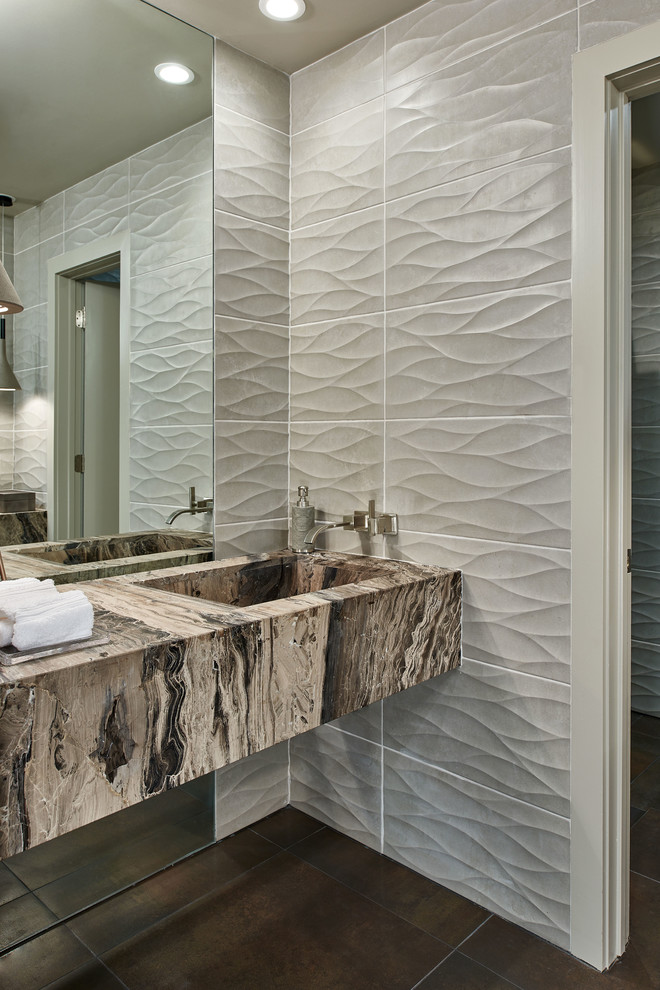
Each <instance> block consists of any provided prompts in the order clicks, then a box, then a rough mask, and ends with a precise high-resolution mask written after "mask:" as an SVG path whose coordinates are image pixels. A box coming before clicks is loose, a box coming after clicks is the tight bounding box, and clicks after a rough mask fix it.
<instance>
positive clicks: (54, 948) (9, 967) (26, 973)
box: [0, 925, 93, 990]
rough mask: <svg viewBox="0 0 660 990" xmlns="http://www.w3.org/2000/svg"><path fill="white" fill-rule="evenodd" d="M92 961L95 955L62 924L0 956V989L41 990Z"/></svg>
mask: <svg viewBox="0 0 660 990" xmlns="http://www.w3.org/2000/svg"><path fill="white" fill-rule="evenodd" d="M92 959H93V956H92V954H91V952H90V951H89V950H88V949H86V948H85V946H84V945H81V944H80V942H79V941H78V939H77V938H76V937H75V935H73V934H72V933H71V932H70V931H69V930H68V929H67V928H66V927H65V926H64V925H61V926H60V927H59V928H55V929H53V931H51V932H46V934H45V935H40V936H39V938H35V939H33V940H32V941H31V942H26V943H25V945H21V946H19V947H18V948H17V949H12V950H11V952H7V953H6V954H5V955H4V956H0V987H3V988H5V987H6V988H7V990H40V988H41V987H44V986H47V984H48V983H50V982H52V981H53V980H56V979H59V978H60V977H61V976H65V975H66V974H67V973H71V972H73V970H75V969H78V968H79V967H80V966H83V965H84V964H85V963H87V962H89V961H91V960H92ZM89 990H92V987H90V988H89Z"/></svg>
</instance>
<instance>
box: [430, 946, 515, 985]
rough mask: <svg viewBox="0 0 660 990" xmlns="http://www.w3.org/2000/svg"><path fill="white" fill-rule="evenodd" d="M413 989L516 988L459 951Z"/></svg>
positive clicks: (453, 953)
mask: <svg viewBox="0 0 660 990" xmlns="http://www.w3.org/2000/svg"><path fill="white" fill-rule="evenodd" d="M415 990H516V988H515V987H514V984H513V983H509V981H508V980H504V979H502V977H501V976H498V975H497V974H496V973H491V972H490V971H489V970H487V969H484V967H483V966H480V965H479V963H476V962H475V961H474V960H473V959H468V958H467V956H464V955H462V953H460V952H452V954H451V955H450V956H449V958H448V959H445V961H444V962H441V963H440V965H439V966H438V968H437V969H435V970H434V971H433V972H432V973H431V975H430V976H427V977H426V979H425V980H422V982H421V983H420V984H419V987H418V988H415Z"/></svg>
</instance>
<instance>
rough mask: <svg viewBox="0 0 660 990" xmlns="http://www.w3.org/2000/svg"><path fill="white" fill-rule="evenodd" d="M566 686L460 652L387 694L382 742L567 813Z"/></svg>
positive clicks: (567, 748)
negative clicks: (445, 665) (449, 664)
mask: <svg viewBox="0 0 660 990" xmlns="http://www.w3.org/2000/svg"><path fill="white" fill-rule="evenodd" d="M569 717H570V688H569V686H568V684H558V683H557V682H556V681H548V680H545V679H543V678H540V677H530V676H529V675H528V674H521V673H518V672H516V671H512V670H506V669H504V668H502V667H495V666H493V665H492V664H489V663H478V662H475V661H474V660H468V659H464V660H463V663H462V666H461V668H460V670H454V671H451V672H450V673H449V674H446V675H443V676H442V677H436V678H433V679H432V680H430V681H427V682H426V683H424V684H419V685H417V687H413V688H410V690H409V691H401V692H400V693H399V694H397V695H394V696H393V697H391V698H387V699H386V700H385V702H384V705H383V741H384V744H385V746H389V748H390V749H393V750H396V751H397V752H400V753H406V754H408V755H409V756H415V757H417V758H419V759H421V760H423V761H424V762H426V763H431V764H433V765H434V766H437V767H440V769H442V770H446V771H447V772H448V773H452V774H456V775H457V776H460V777H465V778H467V779H468V780H473V781H475V782H476V783H478V784H485V785H486V786H487V787H491V788H493V789H494V790H496V791H501V792H502V793H503V794H508V795H510V796H511V797H515V798H519V799H520V800H521V801H525V802H526V803H528V804H533V805H535V806H536V807H538V808H545V810H546V811H552V812H554V813H555V814H557V815H563V816H564V817H567V816H568V815H569V812H570V801H569Z"/></svg>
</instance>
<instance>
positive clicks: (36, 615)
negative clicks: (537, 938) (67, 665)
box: [12, 591, 94, 650]
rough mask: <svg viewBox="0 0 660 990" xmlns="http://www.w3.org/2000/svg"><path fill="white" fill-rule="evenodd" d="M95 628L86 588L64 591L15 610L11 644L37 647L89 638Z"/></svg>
mask: <svg viewBox="0 0 660 990" xmlns="http://www.w3.org/2000/svg"><path fill="white" fill-rule="evenodd" d="M93 628H94V609H93V608H92V605H91V603H90V602H89V601H88V599H87V598H86V597H85V595H84V594H83V592H82V591H63V592H60V593H58V594H57V596H56V597H55V598H48V599H47V600H45V601H41V602H40V603H39V604H36V603H35V604H33V605H28V606H26V607H25V608H18V609H17V610H16V612H15V615H14V636H13V638H12V644H13V645H14V646H15V647H16V649H17V650H35V649H39V648H40V647H42V646H52V645H53V644H55V643H69V642H71V641H72V640H75V639H88V638H89V637H90V636H91V635H92V629H93Z"/></svg>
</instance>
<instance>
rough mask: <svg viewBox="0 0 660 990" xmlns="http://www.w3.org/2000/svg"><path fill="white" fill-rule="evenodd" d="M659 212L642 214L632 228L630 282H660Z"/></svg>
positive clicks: (634, 283)
mask: <svg viewBox="0 0 660 990" xmlns="http://www.w3.org/2000/svg"><path fill="white" fill-rule="evenodd" d="M659 243H660V210H655V211H653V212H652V213H642V214H641V215H640V216H637V217H635V218H634V221H633V227H632V281H633V285H635V286H636V285H639V284H640V283H650V282H660V247H659V246H658V245H659Z"/></svg>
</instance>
